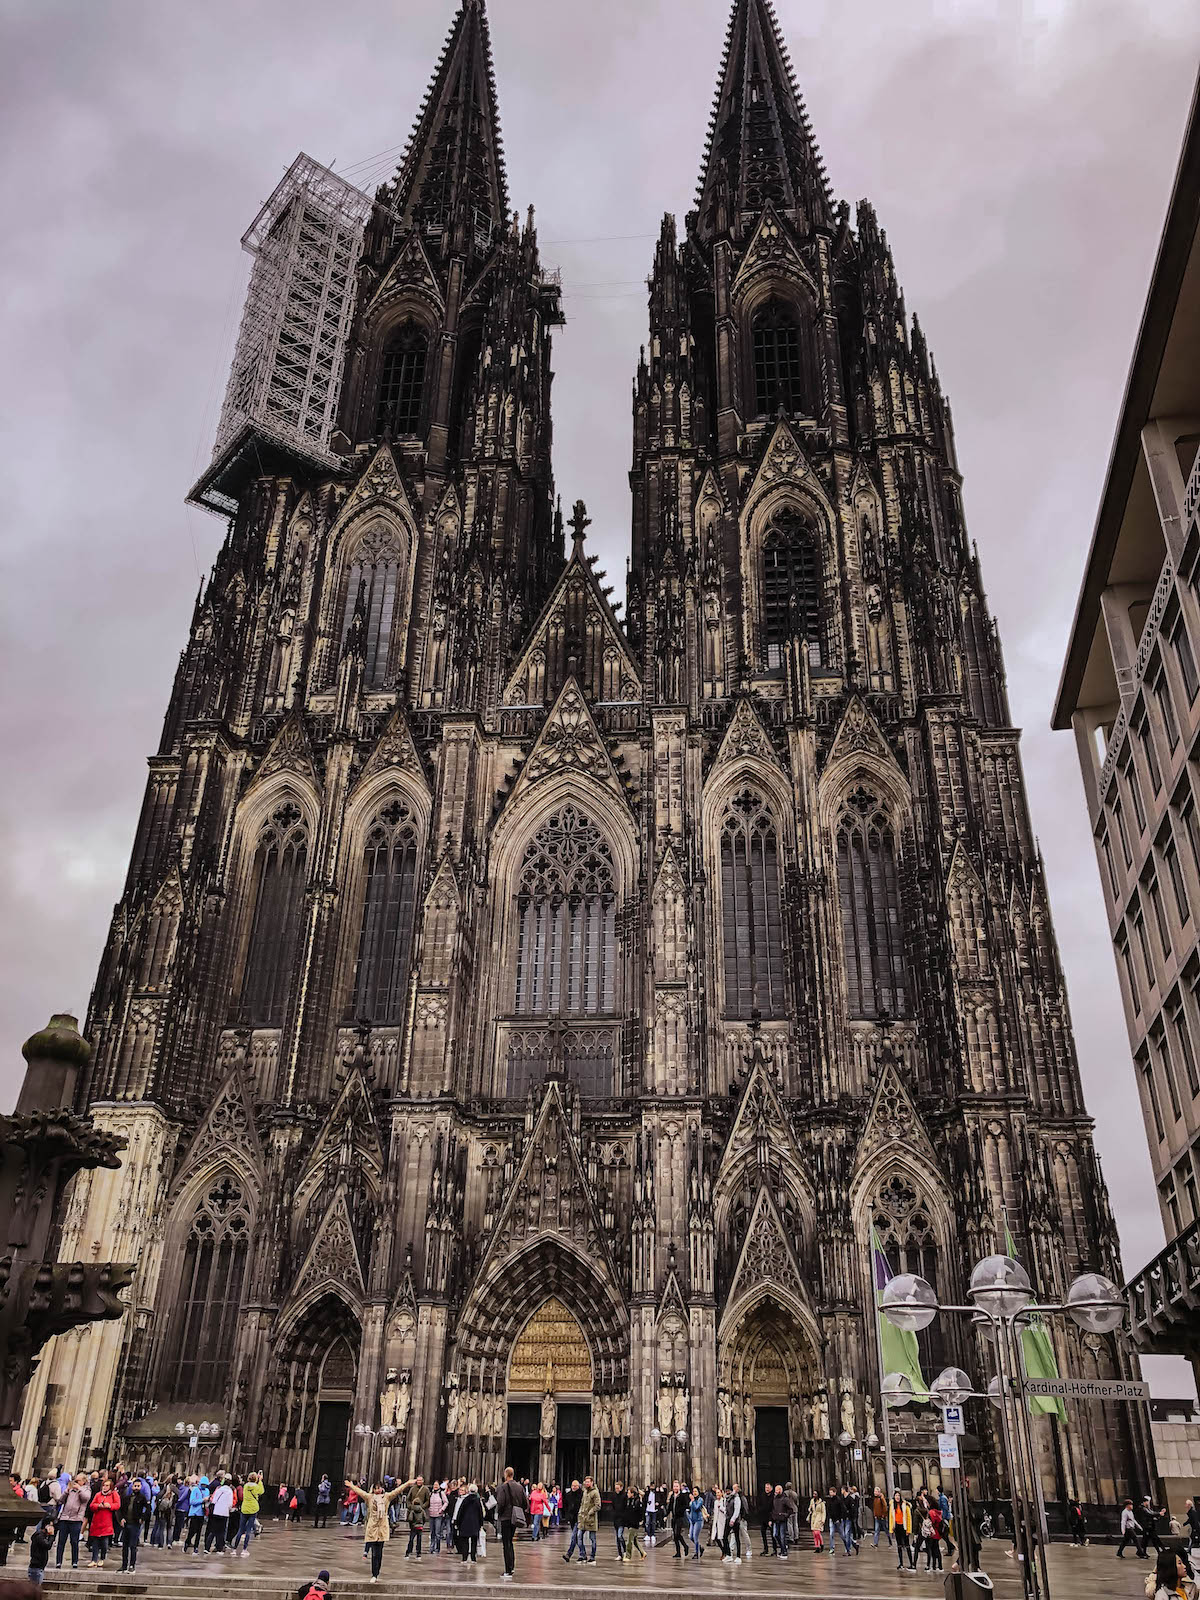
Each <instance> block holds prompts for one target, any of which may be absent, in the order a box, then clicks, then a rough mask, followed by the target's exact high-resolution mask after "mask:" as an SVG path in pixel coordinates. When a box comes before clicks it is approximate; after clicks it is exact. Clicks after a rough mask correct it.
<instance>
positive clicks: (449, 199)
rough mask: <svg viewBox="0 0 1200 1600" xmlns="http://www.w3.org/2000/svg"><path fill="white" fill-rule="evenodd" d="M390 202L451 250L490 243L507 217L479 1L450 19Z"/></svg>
mask: <svg viewBox="0 0 1200 1600" xmlns="http://www.w3.org/2000/svg"><path fill="white" fill-rule="evenodd" d="M392 209H393V211H394V212H395V214H396V215H397V216H398V217H400V218H401V219H402V220H403V221H404V222H405V223H411V224H413V225H415V226H416V227H417V228H418V229H419V230H420V231H421V232H422V234H424V235H425V236H426V237H427V238H429V237H433V236H439V235H440V236H442V237H445V236H446V235H447V234H449V235H450V236H451V237H450V243H451V246H452V248H455V249H462V248H469V247H470V245H471V244H472V243H475V244H477V245H478V244H482V243H483V240H484V238H485V237H486V239H487V241H488V243H490V241H491V239H492V237H493V236H494V233H495V230H496V229H497V228H498V227H500V226H502V225H503V224H504V223H506V222H507V220H508V182H507V178H506V176H505V171H504V150H503V146H502V145H501V142H500V118H499V114H498V112H497V108H496V79H495V74H494V73H493V71H492V47H491V39H490V36H489V33H488V22H487V12H486V10H485V7H484V4H483V0H464V4H463V6H462V8H461V10H460V11H459V13H458V15H457V16H456V17H455V19H454V22H453V25H452V26H451V29H450V34H449V37H448V38H447V40H446V43H445V45H444V47H443V49H442V53H441V55H440V56H439V58H438V63H437V66H436V67H435V68H434V73H433V78H432V79H431V81H430V84H429V88H428V89H427V90H426V93H425V98H424V100H423V101H422V102H421V109H420V111H419V112H418V113H417V120H416V123H415V125H414V127H413V131H412V134H411V136H410V138H409V141H408V145H407V147H406V149H405V152H404V158H403V160H402V161H401V163H400V166H399V167H398V168H397V170H396V177H395V180H394V186H393V193H392ZM456 224H457V225H458V230H457V231H458V234H459V237H458V238H455V237H454V234H455V231H456V230H455V225H456ZM485 247H486V246H485Z"/></svg>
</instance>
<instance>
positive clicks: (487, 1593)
mask: <svg viewBox="0 0 1200 1600" xmlns="http://www.w3.org/2000/svg"><path fill="white" fill-rule="evenodd" d="M406 1542H407V1536H406V1533H405V1532H404V1530H403V1529H401V1530H400V1531H399V1532H398V1533H397V1534H396V1536H395V1537H393V1539H392V1540H391V1541H390V1543H389V1544H388V1546H387V1548H386V1550H385V1551H384V1558H383V1571H382V1574H381V1576H380V1580H379V1583H378V1584H374V1585H373V1584H370V1583H368V1582H367V1578H368V1575H369V1569H368V1567H367V1563H366V1562H365V1561H364V1559H363V1554H362V1535H361V1532H359V1531H356V1532H350V1531H349V1530H347V1529H342V1528H337V1527H335V1528H321V1529H314V1528H311V1527H308V1526H305V1525H295V1524H287V1523H276V1522H268V1523H267V1524H266V1525H265V1528H264V1531H263V1533H262V1534H261V1535H260V1537H259V1538H257V1539H256V1540H255V1541H254V1547H253V1549H252V1550H251V1553H250V1557H249V1558H248V1559H246V1560H243V1559H242V1558H241V1557H240V1556H237V1557H234V1556H229V1555H226V1556H218V1555H216V1554H215V1553H214V1554H212V1555H210V1556H208V1557H204V1556H199V1557H198V1556H196V1555H195V1554H193V1553H190V1552H189V1553H188V1554H187V1555H186V1556H185V1555H184V1554H183V1553H182V1551H181V1550H176V1551H166V1550H158V1549H154V1548H151V1547H149V1546H146V1545H143V1546H142V1547H141V1549H140V1550H139V1552H138V1566H137V1571H136V1572H133V1573H129V1574H125V1575H123V1574H122V1573H121V1572H120V1570H119V1568H120V1555H119V1553H115V1554H110V1556H109V1559H108V1562H107V1563H106V1565H105V1567H104V1568H102V1569H99V1570H95V1569H92V1570H89V1569H88V1568H87V1567H86V1566H85V1565H83V1564H81V1565H80V1567H79V1569H78V1570H77V1571H74V1572H72V1571H71V1570H70V1569H69V1568H64V1569H63V1570H62V1571H60V1572H56V1571H55V1569H54V1567H53V1564H52V1565H51V1566H50V1568H49V1569H48V1570H47V1572H46V1582H45V1588H46V1591H47V1593H48V1594H51V1595H54V1594H57V1595H59V1596H61V1597H63V1600H91V1597H94V1596H101V1595H102V1596H116V1595H125V1596H142V1595H144V1596H147V1597H149V1600H224V1597H226V1596H236V1595H252V1596H253V1597H254V1600H292V1597H293V1596H294V1595H295V1593H296V1590H297V1588H298V1586H299V1585H300V1583H301V1582H303V1581H309V1580H311V1579H312V1578H313V1577H315V1575H316V1573H317V1572H318V1571H319V1570H320V1569H321V1568H328V1569H329V1572H330V1574H331V1584H332V1588H333V1592H334V1600H368V1597H369V1596H370V1597H376V1600H378V1597H379V1596H381V1595H389V1596H400V1595H403V1596H406V1597H408V1600H463V1591H464V1590H470V1591H472V1593H473V1594H474V1595H475V1596H476V1597H477V1600H500V1597H501V1596H506V1595H511V1594H512V1593H513V1592H514V1590H516V1589H517V1588H519V1587H520V1586H525V1587H535V1588H536V1589H537V1590H538V1592H539V1596H540V1600H578V1597H579V1596H580V1594H583V1593H586V1595H587V1600H628V1595H629V1591H630V1590H634V1591H638V1592H642V1593H645V1594H648V1595H671V1596H682V1595H689V1596H696V1597H698V1600H705V1597H707V1596H710V1595H713V1594H729V1595H737V1596H738V1597H740V1600H741V1597H744V1600H784V1597H787V1600H792V1597H803V1600H897V1597H899V1596H905V1597H908V1600H912V1597H923V1600H924V1597H928V1600H941V1596H942V1595H943V1594H944V1576H945V1575H944V1574H942V1575H941V1576H939V1574H938V1573H936V1572H932V1573H928V1574H927V1573H926V1572H925V1571H924V1570H923V1569H924V1563H923V1562H921V1563H920V1565H919V1568H918V1570H917V1571H916V1572H908V1571H905V1572H904V1573H898V1572H897V1571H896V1564H895V1557H894V1555H893V1554H892V1552H890V1551H889V1550H888V1549H887V1548H886V1547H885V1546H881V1547H880V1548H879V1549H878V1550H874V1549H872V1547H871V1545H870V1543H869V1542H868V1543H866V1544H864V1546H863V1549H862V1553H861V1554H860V1555H858V1556H851V1557H846V1556H830V1555H818V1554H816V1553H815V1552H813V1551H812V1550H801V1551H798V1552H795V1553H793V1554H792V1555H791V1556H790V1557H789V1559H788V1560H787V1561H786V1562H783V1561H777V1560H775V1559H773V1558H766V1559H764V1558H763V1557H762V1556H761V1554H759V1555H756V1556H754V1557H753V1558H752V1559H751V1560H749V1561H745V1562H744V1563H743V1564H742V1565H741V1566H736V1565H734V1564H726V1563H724V1562H722V1561H721V1559H720V1555H719V1553H717V1552H709V1553H708V1554H706V1555H705V1557H704V1559H703V1560H701V1561H691V1560H688V1561H676V1560H675V1559H674V1557H673V1553H672V1546H671V1543H670V1541H669V1540H668V1541H667V1542H666V1543H665V1544H664V1543H662V1542H660V1543H659V1544H658V1545H657V1546H656V1547H654V1548H651V1549H650V1550H649V1551H648V1552H647V1559H646V1560H645V1561H644V1562H642V1561H634V1562H629V1563H620V1562H618V1561H617V1559H616V1554H615V1549H614V1544H613V1533H612V1529H611V1528H610V1527H606V1526H604V1527H601V1530H600V1534H599V1538H598V1543H597V1551H598V1555H599V1559H598V1561H597V1562H596V1564H595V1565H594V1566H593V1565H591V1564H590V1563H589V1564H588V1565H586V1566H582V1565H579V1564H577V1563H575V1562H573V1563H572V1564H571V1566H570V1567H567V1566H565V1565H564V1564H563V1561H562V1554H563V1551H564V1549H565V1539H564V1537H563V1536H562V1535H561V1534H558V1535H551V1536H550V1537H549V1538H546V1539H543V1540H540V1541H539V1542H538V1543H536V1544H534V1543H531V1542H529V1541H527V1540H521V1541H520V1542H519V1543H518V1545H517V1572H516V1583H515V1584H512V1585H509V1584H503V1583H501V1581H500V1578H501V1574H502V1572H503V1570H504V1569H503V1564H502V1562H503V1558H502V1555H501V1549H500V1544H499V1541H498V1540H492V1539H489V1540H488V1544H487V1555H486V1558H485V1559H484V1560H481V1561H479V1562H478V1563H476V1564H475V1565H472V1564H471V1563H469V1562H468V1563H466V1564H465V1565H464V1564H463V1563H462V1562H461V1561H460V1560H459V1558H458V1557H457V1555H445V1554H442V1555H438V1556H431V1555H429V1554H428V1553H426V1554H425V1556H424V1558H423V1559H422V1560H421V1561H416V1560H411V1561H406V1560H405V1558H404V1548H405V1544H406ZM1007 1549H1008V1546H1007V1545H1006V1544H1004V1543H1003V1542H1001V1541H999V1540H992V1541H990V1542H989V1543H988V1544H987V1546H986V1547H985V1554H984V1566H985V1568H986V1569H987V1571H988V1572H989V1573H990V1575H991V1577H992V1580H993V1583H994V1584H995V1586H996V1591H995V1592H996V1594H997V1596H998V1597H1000V1600H1020V1583H1019V1581H1018V1576H1017V1573H1016V1571H1015V1569H1014V1567H1013V1564H1012V1562H1011V1560H1009V1559H1008V1557H1007V1555H1006V1553H1005V1552H1006V1551H1007ZM21 1558H22V1548H21V1546H19V1545H18V1546H14V1547H13V1549H12V1551H11V1554H10V1557H9V1564H8V1569H7V1571H8V1575H13V1576H16V1575H22V1574H23V1570H24V1569H23V1563H22V1559H21ZM1049 1559H1050V1577H1051V1590H1052V1600H1096V1597H1098V1596H1104V1597H1108V1596H1112V1597H1113V1600H1144V1582H1145V1576H1146V1573H1147V1571H1148V1570H1149V1568H1148V1565H1147V1564H1146V1563H1144V1562H1139V1561H1137V1560H1136V1559H1135V1558H1134V1556H1133V1555H1132V1554H1130V1555H1128V1556H1127V1557H1126V1559H1124V1560H1120V1561H1119V1560H1118V1559H1117V1557H1116V1555H1115V1553H1114V1549H1113V1546H1111V1545H1092V1546H1089V1547H1088V1548H1087V1549H1082V1550H1077V1549H1074V1548H1073V1547H1071V1546H1069V1545H1054V1546H1052V1547H1051V1549H1050V1557H1049Z"/></svg>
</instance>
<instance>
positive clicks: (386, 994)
mask: <svg viewBox="0 0 1200 1600" xmlns="http://www.w3.org/2000/svg"><path fill="white" fill-rule="evenodd" d="M417 837H418V833H417V823H416V819H415V817H414V816H413V814H412V812H411V811H410V810H409V808H408V806H406V805H405V804H404V802H403V801H402V800H393V801H392V803H391V804H390V805H389V806H387V807H386V808H385V809H384V810H383V811H381V812H380V813H379V815H378V816H377V817H375V818H374V820H373V821H372V823H371V826H370V828H369V830H368V832H367V843H366V848H365V851H364V859H363V865H364V868H365V871H366V890H365V894H364V897H363V917H362V931H361V933H360V935H359V940H358V972H357V976H356V978H355V980H354V1015H355V1018H356V1019H361V1020H362V1021H365V1022H374V1023H377V1024H386V1023H393V1022H401V1021H402V1020H403V1017H404V1001H405V996H406V995H407V993H408V961H409V952H410V950H411V948H412V929H413V906H414V902H415V897H416V885H417Z"/></svg>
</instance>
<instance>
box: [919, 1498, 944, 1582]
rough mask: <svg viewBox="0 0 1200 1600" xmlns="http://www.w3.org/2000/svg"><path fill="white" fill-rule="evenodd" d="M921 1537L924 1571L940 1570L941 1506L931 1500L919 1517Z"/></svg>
mask: <svg viewBox="0 0 1200 1600" xmlns="http://www.w3.org/2000/svg"><path fill="white" fill-rule="evenodd" d="M921 1538H922V1539H923V1540H924V1541H925V1571H926V1572H940V1571H941V1570H942V1508H941V1506H939V1505H935V1504H933V1502H932V1501H931V1502H930V1504H929V1505H928V1506H926V1508H925V1515H924V1516H923V1517H922V1519H921Z"/></svg>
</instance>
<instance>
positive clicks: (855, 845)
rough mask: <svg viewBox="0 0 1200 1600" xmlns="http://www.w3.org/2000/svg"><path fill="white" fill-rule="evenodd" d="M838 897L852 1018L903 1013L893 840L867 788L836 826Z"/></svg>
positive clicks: (858, 792)
mask: <svg viewBox="0 0 1200 1600" xmlns="http://www.w3.org/2000/svg"><path fill="white" fill-rule="evenodd" d="M837 858H838V899H839V902H840V905H841V913H842V945H843V947H844V950H845V956H846V988H847V992H848V995H849V1007H850V1015H851V1017H878V1016H880V1015H881V1014H882V1013H883V1012H885V1011H886V1012H888V1013H889V1015H891V1016H893V1017H902V1016H905V1015H907V996H906V994H905V988H904V926H903V917H902V915H901V899H900V875H899V872H898V871H897V868H896V841H895V836H894V834H893V832H892V828H891V825H890V823H889V822H888V819H887V815H886V813H885V812H884V810H883V808H882V806H881V805H880V803H879V801H878V799H877V798H876V796H875V795H873V794H872V793H871V792H870V791H869V790H868V789H862V788H859V789H856V790H855V791H854V793H853V794H851V795H850V796H849V798H848V799H847V801H846V804H845V807H844V809H843V811H842V815H841V818H840V820H839V822H838V828H837Z"/></svg>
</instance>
